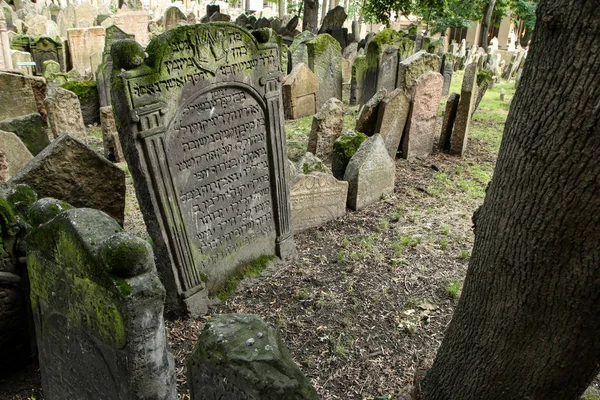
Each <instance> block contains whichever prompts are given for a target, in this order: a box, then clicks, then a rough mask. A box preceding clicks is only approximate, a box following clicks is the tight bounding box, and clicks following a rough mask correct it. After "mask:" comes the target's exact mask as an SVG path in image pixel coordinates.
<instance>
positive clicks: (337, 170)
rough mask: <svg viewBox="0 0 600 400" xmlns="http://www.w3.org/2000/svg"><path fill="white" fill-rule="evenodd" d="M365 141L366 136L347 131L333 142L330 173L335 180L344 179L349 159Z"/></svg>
mask: <svg viewBox="0 0 600 400" xmlns="http://www.w3.org/2000/svg"><path fill="white" fill-rule="evenodd" d="M365 140H367V135H365V134H364V133H361V132H355V131H353V130H351V129H349V130H348V131H346V132H345V133H344V134H342V135H341V136H340V137H339V138H337V140H336V141H335V142H333V154H332V161H331V172H332V173H333V176H334V177H335V178H336V179H339V180H342V179H344V173H345V172H346V167H347V166H348V163H349V162H350V159H351V158H352V156H353V155H354V154H355V153H356V151H357V150H358V148H359V147H360V145H361V144H362V142H364V141H365Z"/></svg>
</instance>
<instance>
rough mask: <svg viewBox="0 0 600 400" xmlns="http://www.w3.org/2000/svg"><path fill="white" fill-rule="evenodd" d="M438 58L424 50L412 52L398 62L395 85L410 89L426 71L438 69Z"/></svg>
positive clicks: (436, 70)
mask: <svg viewBox="0 0 600 400" xmlns="http://www.w3.org/2000/svg"><path fill="white" fill-rule="evenodd" d="M440 62H441V60H440V58H439V57H438V56H436V55H435V54H429V53H427V52H426V51H425V50H421V51H419V52H418V53H415V54H413V55H412V56H410V57H408V58H407V59H406V60H403V61H402V62H400V64H398V80H397V81H396V87H397V88H400V89H404V90H406V91H410V90H411V87H412V86H413V85H414V84H415V83H416V82H417V80H418V79H419V78H420V77H421V75H423V74H424V73H426V72H431V71H435V72H438V71H439V70H440Z"/></svg>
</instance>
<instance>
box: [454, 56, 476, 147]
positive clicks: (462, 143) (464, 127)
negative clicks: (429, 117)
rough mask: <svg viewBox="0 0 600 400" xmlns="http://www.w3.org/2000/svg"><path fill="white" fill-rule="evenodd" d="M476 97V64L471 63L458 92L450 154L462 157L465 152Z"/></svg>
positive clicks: (466, 69)
mask: <svg viewBox="0 0 600 400" xmlns="http://www.w3.org/2000/svg"><path fill="white" fill-rule="evenodd" d="M476 97H477V64H475V63H471V64H469V65H467V67H466V68H465V75H464V77H463V82H462V87H461V90H460V101H459V102H458V109H457V111H456V119H455V121H454V128H453V129H452V136H451V137H450V154H454V155H458V156H461V157H462V156H463V154H464V153H465V151H466V150H467V140H468V138H469V125H470V124H471V114H472V112H473V107H475V100H476Z"/></svg>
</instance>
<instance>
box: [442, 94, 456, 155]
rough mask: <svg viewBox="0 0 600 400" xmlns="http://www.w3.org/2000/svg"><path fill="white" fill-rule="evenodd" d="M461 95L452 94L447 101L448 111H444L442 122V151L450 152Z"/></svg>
mask: <svg viewBox="0 0 600 400" xmlns="http://www.w3.org/2000/svg"><path fill="white" fill-rule="evenodd" d="M459 101H460V94H458V93H452V94H451V95H450V96H448V100H447V101H446V110H445V111H444V120H443V121H442V132H441V134H440V142H439V148H440V150H442V151H449V150H450V138H451V137H452V130H453V129H454V120H455V119H456V112H457V110H458V102H459Z"/></svg>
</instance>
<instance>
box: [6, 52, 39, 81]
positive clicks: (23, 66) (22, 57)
mask: <svg viewBox="0 0 600 400" xmlns="http://www.w3.org/2000/svg"><path fill="white" fill-rule="evenodd" d="M10 56H11V58H12V65H13V69H15V70H19V71H21V72H22V73H23V75H32V73H31V70H32V68H31V66H30V63H32V62H33V58H32V57H31V53H29V52H27V51H19V50H11V51H10ZM36 70H37V67H36ZM38 75H39V74H38Z"/></svg>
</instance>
